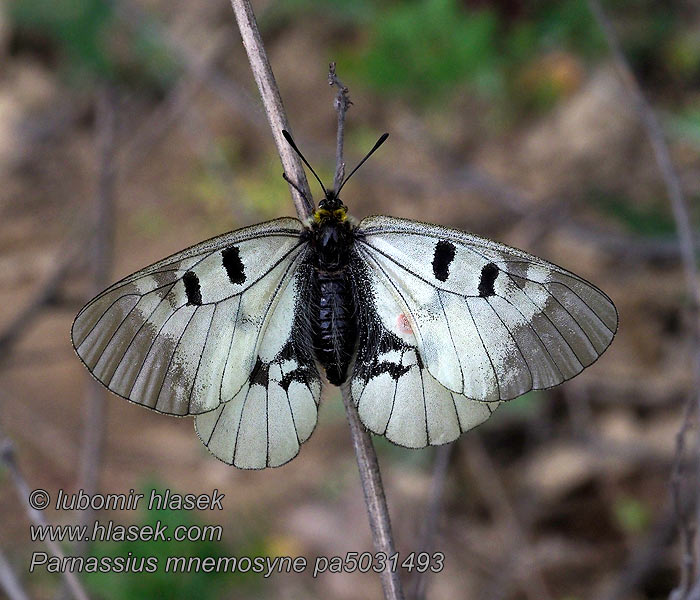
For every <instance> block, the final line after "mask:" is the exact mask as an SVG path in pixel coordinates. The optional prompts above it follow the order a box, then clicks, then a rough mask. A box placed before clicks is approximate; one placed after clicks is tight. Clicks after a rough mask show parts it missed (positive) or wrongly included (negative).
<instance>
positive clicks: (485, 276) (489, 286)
mask: <svg viewBox="0 0 700 600" xmlns="http://www.w3.org/2000/svg"><path fill="white" fill-rule="evenodd" d="M498 272H499V271H498V267H497V266H496V265H495V264H494V263H488V264H485V265H484V268H483V269H481V279H480V280H479V296H481V297H482V298H488V297H489V296H495V295H496V292H495V290H494V289H493V284H494V283H496V277H498Z"/></svg>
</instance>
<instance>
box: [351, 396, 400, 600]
mask: <svg viewBox="0 0 700 600" xmlns="http://www.w3.org/2000/svg"><path fill="white" fill-rule="evenodd" d="M340 392H341V395H342V398H343V404H344V405H345V414H346V416H347V418H348V423H349V424H350V435H351V437H352V445H353V448H354V449H355V456H356V457H357V466H358V469H359V471H360V479H361V480H362V491H363V493H364V496H365V504H366V505H367V514H368V516H369V526H370V529H371V531H372V540H373V541H374V549H375V551H376V552H383V553H384V554H385V555H386V556H387V558H388V557H390V556H392V555H394V554H395V553H396V548H395V545H394V537H393V534H392V532H391V520H390V519H389V508H388V507H387V503H386V495H385V494H384V486H383V485H382V476H381V473H380V472H379V462H378V461H377V453H376V452H375V450H374V445H373V444H372V438H371V437H370V434H369V432H368V431H367V429H366V428H365V426H364V425H363V424H362V422H361V421H360V415H359V414H358V413H357V407H356V406H355V401H354V400H353V399H352V391H351V390H350V385H349V383H345V384H343V385H342V386H341V388H340ZM379 576H380V578H381V580H382V589H383V590H384V597H385V598H386V599H387V600H401V599H403V597H404V595H403V590H402V589H401V581H400V579H399V574H398V572H396V571H392V570H391V569H390V561H387V563H386V569H385V570H384V571H382V572H381V573H380V574H379Z"/></svg>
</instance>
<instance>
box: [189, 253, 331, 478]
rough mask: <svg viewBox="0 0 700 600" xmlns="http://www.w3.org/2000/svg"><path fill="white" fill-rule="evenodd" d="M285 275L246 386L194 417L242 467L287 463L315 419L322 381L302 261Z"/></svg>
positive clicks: (215, 450) (219, 451) (205, 438)
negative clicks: (308, 315) (308, 323)
mask: <svg viewBox="0 0 700 600" xmlns="http://www.w3.org/2000/svg"><path fill="white" fill-rule="evenodd" d="M287 279H288V281H287V282H285V287H284V289H282V290H281V291H280V293H279V301H278V303H277V306H276V308H275V311H274V313H273V314H272V317H271V318H270V321H269V323H268V325H267V328H266V330H265V332H264V334H263V336H262V340H261V343H260V345H259V348H258V351H257V354H256V355H255V365H254V367H253V369H252V370H251V372H250V374H249V375H248V377H247V379H246V381H245V382H244V384H243V386H242V387H241V388H240V390H239V391H238V392H237V393H236V394H235V395H234V397H233V398H232V399H231V400H229V401H227V402H225V403H223V404H221V405H220V406H219V407H218V408H217V409H215V410H213V411H210V412H207V413H204V414H199V415H197V416H196V419H195V427H196V430H197V435H198V436H199V437H200V439H201V440H202V443H203V444H204V445H205V446H206V447H207V448H208V449H209V450H210V452H212V454H214V455H215V456H216V457H217V458H219V459H220V460H222V461H224V462H226V463H228V464H232V465H235V466H236V467H239V468H242V469H262V468H265V467H277V466H280V465H283V464H285V463H286V462H288V461H290V460H291V459H292V458H294V457H295V456H296V455H297V453H298V452H299V447H300V445H301V444H302V443H303V442H305V441H306V440H307V439H308V438H309V436H310V435H311V433H312V432H313V430H314V427H315V425H316V414H317V407H318V403H319V400H320V395H321V381H320V378H319V375H318V371H317V369H316V365H315V363H314V360H313V357H312V355H311V352H310V350H311V345H310V342H309V335H308V328H307V327H306V326H305V317H304V313H303V308H304V306H303V304H304V302H305V298H306V295H305V293H304V290H303V287H304V285H305V283H306V282H307V281H308V276H307V273H306V271H305V269H304V268H303V265H302V266H301V267H299V268H297V269H296V270H295V271H294V275H293V276H292V277H288V278H287ZM292 315H294V318H293V326H292V327H291V328H290V323H292V318H290V317H291V316H292ZM280 339H282V340H284V345H283V346H282V347H281V349H280V348H279V340H280Z"/></svg>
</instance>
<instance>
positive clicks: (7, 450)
mask: <svg viewBox="0 0 700 600" xmlns="http://www.w3.org/2000/svg"><path fill="white" fill-rule="evenodd" d="M0 460H2V462H3V464H4V465H5V466H6V467H7V469H8V471H9V472H10V477H11V479H12V482H13V483H14V485H15V490H16V492H17V496H18V497H19V500H20V502H21V504H22V505H23V506H24V508H25V510H26V513H27V516H28V517H29V520H30V521H32V523H34V525H37V526H40V527H46V526H48V523H47V521H46V518H45V517H44V514H43V513H41V512H39V511H38V510H36V509H35V508H32V506H31V505H30V504H29V494H30V489H29V486H28V485H27V482H26V480H25V479H24V477H23V476H22V472H21V471H20V469H19V466H18V465H17V459H16V457H15V452H14V447H13V445H12V442H11V441H10V440H9V439H8V438H7V437H5V436H4V435H3V434H2V432H0ZM45 543H46V547H47V548H48V550H49V552H50V553H51V554H52V555H53V556H56V557H58V558H59V559H61V560H63V558H65V556H64V554H63V550H61V547H60V546H59V545H58V544H57V543H56V542H54V541H53V540H50V539H48V537H47V539H46V540H45ZM61 575H62V576H63V580H64V581H65V583H66V587H67V588H68V590H69V591H70V593H71V595H72V596H73V597H74V598H76V600H88V595H87V592H86V591H85V589H84V588H83V585H82V584H81V583H80V580H79V579H78V578H77V576H76V575H75V573H73V572H72V571H70V570H68V569H65V570H63V569H62V570H61Z"/></svg>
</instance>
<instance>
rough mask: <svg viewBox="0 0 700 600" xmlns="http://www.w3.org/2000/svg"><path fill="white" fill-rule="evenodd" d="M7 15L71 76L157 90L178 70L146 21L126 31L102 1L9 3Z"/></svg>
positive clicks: (25, 0) (20, 0)
mask: <svg viewBox="0 0 700 600" xmlns="http://www.w3.org/2000/svg"><path fill="white" fill-rule="evenodd" d="M9 16H10V19H11V20H12V21H13V24H14V26H15V27H16V28H17V29H18V30H20V31H25V32H28V33H30V34H31V35H33V36H39V37H42V38H45V39H46V40H48V41H49V42H50V43H51V44H52V45H53V47H54V48H55V49H56V50H57V51H58V54H59V56H60V57H61V58H62V59H63V66H64V68H65V69H66V70H67V71H68V72H69V73H70V74H71V75H75V74H81V75H84V74H88V75H89V76H90V77H93V78H96V79H100V80H105V79H107V80H112V81H117V82H119V83H122V84H124V83H126V84H132V85H139V86H146V87H150V88H156V90H158V91H159V90H160V89H162V88H164V87H166V86H168V85H169V84H170V82H171V81H172V79H173V78H174V76H175V75H176V73H177V70H178V66H177V64H176V61H175V60H173V58H172V57H171V55H170V53H169V52H168V51H167V48H166V47H165V45H164V44H163V43H161V41H160V39H159V38H158V36H157V35H155V34H154V29H153V28H152V27H150V23H149V22H148V19H144V20H143V21H142V22H141V23H139V24H138V25H136V26H135V28H134V29H133V30H131V29H129V28H127V27H126V26H125V25H124V24H123V23H122V22H121V21H120V19H119V18H118V16H117V14H116V13H115V10H114V7H113V4H112V3H111V2H107V1H106V0H62V1H61V2H54V1H52V0H14V1H13V2H11V3H10V5H9Z"/></svg>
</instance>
